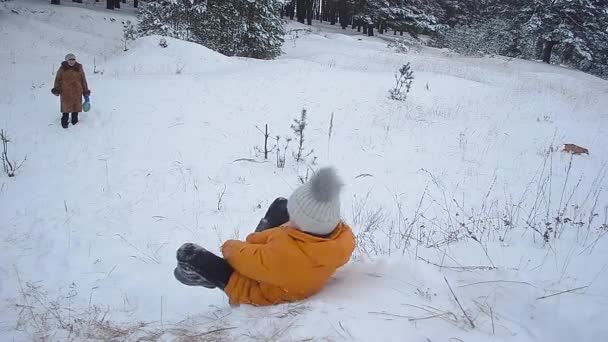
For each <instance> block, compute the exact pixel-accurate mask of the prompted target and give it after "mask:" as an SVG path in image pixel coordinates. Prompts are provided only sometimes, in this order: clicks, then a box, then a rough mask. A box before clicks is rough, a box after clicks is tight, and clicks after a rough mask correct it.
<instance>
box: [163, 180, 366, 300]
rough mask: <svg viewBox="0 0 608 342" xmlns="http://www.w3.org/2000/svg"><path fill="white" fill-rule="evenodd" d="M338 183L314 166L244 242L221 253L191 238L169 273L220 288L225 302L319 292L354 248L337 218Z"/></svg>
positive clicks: (229, 244)
mask: <svg viewBox="0 0 608 342" xmlns="http://www.w3.org/2000/svg"><path fill="white" fill-rule="evenodd" d="M341 187H342V183H341V182H340V180H339V178H338V176H337V175H336V173H335V171H334V170H333V169H332V168H324V169H321V170H319V171H318V172H317V173H316V174H315V175H314V176H313V177H312V178H311V179H310V181H309V182H307V183H306V184H304V185H302V186H300V187H299V188H297V189H296V190H295V191H294V192H293V194H292V195H291V196H290V197H289V199H288V200H287V199H284V198H277V199H276V200H275V201H274V202H273V203H272V205H271V206H270V208H269V209H268V212H267V213H266V215H265V217H264V218H263V219H262V220H261V221H260V223H259V225H258V227H257V229H256V232H255V233H252V234H250V235H249V236H247V239H246V240H245V241H238V240H228V241H226V242H225V243H224V245H223V246H222V254H223V256H224V258H221V257H219V256H217V255H215V254H213V253H211V252H209V251H207V250H206V249H204V248H203V247H201V246H198V245H196V244H193V243H186V244H184V245H182V246H181V247H180V248H179V249H178V251H177V264H178V265H177V267H176V268H175V270H174V275H175V278H176V279H177V280H179V281H180V282H181V283H183V284H185V285H190V286H204V287H207V288H216V287H218V288H220V289H222V290H224V291H225V292H226V294H227V295H228V298H229V300H230V304H253V305H272V304H278V303H284V302H292V301H297V300H302V299H305V298H308V297H310V296H311V295H313V294H315V293H317V292H319V291H320V290H321V289H322V288H323V286H324V285H325V283H326V282H327V281H328V280H329V278H330V277H331V276H332V275H333V274H334V272H335V271H336V270H337V269H338V268H339V267H341V266H342V265H344V264H346V263H347V262H348V260H349V259H350V257H351V255H352V253H353V251H354V249H355V237H354V235H353V233H352V230H351V228H350V227H349V226H347V225H346V224H345V223H344V222H342V221H341V219H340V199H339V195H340V189H341Z"/></svg>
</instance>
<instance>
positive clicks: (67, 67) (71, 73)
mask: <svg viewBox="0 0 608 342" xmlns="http://www.w3.org/2000/svg"><path fill="white" fill-rule="evenodd" d="M51 93H53V95H55V96H60V102H61V113H62V117H61V126H62V127H63V128H68V120H69V116H70V113H72V125H75V124H77V123H78V113H79V112H82V98H83V97H84V99H85V102H89V96H90V95H91V91H90V90H89V85H88V84H87V78H86V76H85V74H84V68H83V67H82V64H80V63H78V62H76V56H74V54H72V53H68V54H67V55H66V56H65V61H64V62H62V63H61V67H59V70H57V75H56V76H55V84H54V86H53V89H51Z"/></svg>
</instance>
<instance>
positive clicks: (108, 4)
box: [106, 0, 114, 10]
mask: <svg viewBox="0 0 608 342" xmlns="http://www.w3.org/2000/svg"><path fill="white" fill-rule="evenodd" d="M106 8H107V9H111V10H113V9H114V0H106Z"/></svg>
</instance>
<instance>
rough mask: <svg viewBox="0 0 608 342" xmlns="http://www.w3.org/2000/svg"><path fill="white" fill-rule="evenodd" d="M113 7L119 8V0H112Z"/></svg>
mask: <svg viewBox="0 0 608 342" xmlns="http://www.w3.org/2000/svg"><path fill="white" fill-rule="evenodd" d="M114 8H120V0H115V1H114Z"/></svg>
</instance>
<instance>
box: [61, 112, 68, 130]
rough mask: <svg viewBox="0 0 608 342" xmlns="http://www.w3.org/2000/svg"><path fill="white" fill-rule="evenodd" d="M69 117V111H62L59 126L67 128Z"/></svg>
mask: <svg viewBox="0 0 608 342" xmlns="http://www.w3.org/2000/svg"><path fill="white" fill-rule="evenodd" d="M69 118H70V113H62V115H61V127H63V128H68V119H69Z"/></svg>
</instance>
